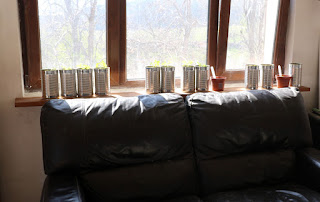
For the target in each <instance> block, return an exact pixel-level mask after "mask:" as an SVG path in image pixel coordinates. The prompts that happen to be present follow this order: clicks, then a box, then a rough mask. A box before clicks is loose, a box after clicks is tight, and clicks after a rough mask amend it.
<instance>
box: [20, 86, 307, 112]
mask: <svg viewBox="0 0 320 202" xmlns="http://www.w3.org/2000/svg"><path fill="white" fill-rule="evenodd" d="M259 89H261V88H259ZM274 89H276V88H274ZM246 90H247V89H246V88H244V87H243V84H242V85H241V86H240V85H239V84H226V86H225V90H224V91H223V92H234V91H246ZM299 90H300V91H301V92H308V91H310V88H309V87H305V86H301V87H300V89H299ZM111 92H112V93H111V94H110V96H105V97H132V96H139V95H144V94H146V92H145V90H144V88H119V87H118V88H112V89H111ZM175 93H178V94H180V95H181V96H183V97H186V96H187V95H190V94H191V93H184V92H182V91H181V89H180V88H178V89H176V92H175ZM90 98H97V96H92V97H90ZM90 98H89V99H90ZM59 99H64V98H62V97H59ZM74 99H81V98H74ZM48 100H49V99H45V98H42V97H23V98H16V99H15V107H35V106H42V105H44V103H46V102H47V101H48Z"/></svg>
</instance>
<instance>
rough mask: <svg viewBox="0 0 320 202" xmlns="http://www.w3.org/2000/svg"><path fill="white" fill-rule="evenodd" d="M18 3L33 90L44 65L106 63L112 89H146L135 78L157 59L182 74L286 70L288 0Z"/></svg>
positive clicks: (232, 75)
mask: <svg viewBox="0 0 320 202" xmlns="http://www.w3.org/2000/svg"><path fill="white" fill-rule="evenodd" d="M18 1H19V13H20V28H21V41H22V56H23V64H24V66H23V68H24V76H25V77H24V79H25V86H26V88H29V89H39V88H40V68H41V64H42V65H43V66H45V67H57V66H59V67H62V66H73V67H75V66H76V65H77V64H78V63H86V64H89V65H94V64H95V63H96V62H99V61H101V60H103V59H107V63H108V65H109V66H110V67H111V85H124V86H143V85H144V83H143V80H141V81H136V80H139V79H144V74H145V73H144V67H145V66H146V65H149V64H150V63H151V62H152V61H153V60H162V61H167V62H171V63H172V64H173V65H175V66H176V69H177V72H176V75H177V76H178V77H179V75H180V73H179V69H181V68H179V67H180V66H181V62H182V61H184V60H197V61H198V62H200V63H207V64H209V65H212V66H214V67H215V69H216V72H217V74H218V75H226V76H227V77H228V80H243V75H244V71H243V66H244V64H245V63H249V62H253V63H264V62H268V63H269V62H273V63H274V64H275V65H278V64H280V65H282V66H283V65H284V54H285V41H286V30H287V27H286V26H287V18H288V10H289V5H290V0H272V1H271V0H257V1H255V0H237V1H235V0H234V1H232V2H231V0H55V1H54V0H18ZM277 2H279V3H277ZM270 16H271V17H270ZM252 19H254V20H252ZM251 30H259V32H258V34H257V33H256V32H254V35H253V34H252V31H251ZM250 34H251V35H250ZM252 36H254V37H252ZM249 39H254V40H253V43H251V42H250V40H249ZM248 40H249V41H248ZM40 41H41V43H40ZM269 42H270V43H269ZM250 43H251V44H253V45H251V46H250ZM40 44H41V45H40ZM40 46H41V48H40ZM252 47H253V48H252ZM250 51H251V52H250ZM41 61H42V62H41ZM134 80H135V81H134Z"/></svg>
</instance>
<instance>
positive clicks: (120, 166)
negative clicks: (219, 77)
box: [41, 88, 320, 202]
mask: <svg viewBox="0 0 320 202" xmlns="http://www.w3.org/2000/svg"><path fill="white" fill-rule="evenodd" d="M41 130H42V138H43V160H44V170H45V173H46V174H47V175H48V176H47V178H46V180H45V183H44V187H43V192H42V198H41V201H172V202H173V201H320V193H319V192H318V191H319V190H320V152H319V151H318V150H316V149H313V148H310V146H311V145H312V138H311V131H310V125H309V121H308V116H307V113H306V111H305V108H304V104H303V98H302V96H301V94H300V93H299V92H298V91H296V90H295V89H293V88H292V89H290V88H287V89H278V90H271V91H267V90H257V91H244V92H234V93H215V92H213V93H197V94H193V95H191V96H189V97H187V98H186V100H184V99H183V98H182V97H181V96H179V95H176V94H159V95H143V96H139V97H132V98H97V99H74V100H50V101H49V102H47V103H46V104H45V105H44V106H43V108H42V112H41Z"/></svg>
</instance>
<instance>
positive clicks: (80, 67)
mask: <svg viewBox="0 0 320 202" xmlns="http://www.w3.org/2000/svg"><path fill="white" fill-rule="evenodd" d="M77 67H79V69H91V67H90V66H89V65H83V64H80V65H77Z"/></svg>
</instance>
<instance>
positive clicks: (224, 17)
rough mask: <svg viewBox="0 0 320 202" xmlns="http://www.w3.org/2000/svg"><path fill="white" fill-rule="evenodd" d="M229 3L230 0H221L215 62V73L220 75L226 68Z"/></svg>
mask: <svg viewBox="0 0 320 202" xmlns="http://www.w3.org/2000/svg"><path fill="white" fill-rule="evenodd" d="M230 5H231V0H221V8H220V23H219V36H218V48H217V63H216V73H217V75H219V76H220V75H222V74H223V73H224V72H225V70H226V60H227V46H228V32H229V18H230Z"/></svg>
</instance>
